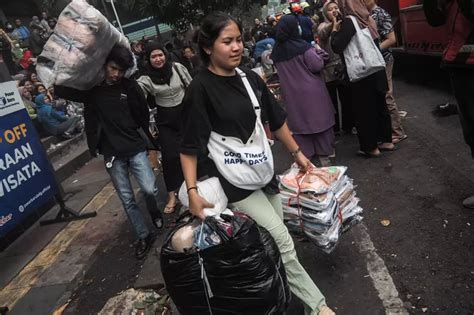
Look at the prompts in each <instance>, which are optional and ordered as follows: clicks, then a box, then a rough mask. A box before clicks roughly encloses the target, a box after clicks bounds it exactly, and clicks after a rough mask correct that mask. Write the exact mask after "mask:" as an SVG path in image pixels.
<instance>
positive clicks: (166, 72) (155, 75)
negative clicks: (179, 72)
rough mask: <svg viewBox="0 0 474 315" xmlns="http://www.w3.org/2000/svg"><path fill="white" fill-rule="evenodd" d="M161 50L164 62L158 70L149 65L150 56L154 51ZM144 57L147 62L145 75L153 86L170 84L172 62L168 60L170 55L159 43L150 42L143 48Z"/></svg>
mask: <svg viewBox="0 0 474 315" xmlns="http://www.w3.org/2000/svg"><path fill="white" fill-rule="evenodd" d="M157 49H159V50H161V51H163V53H164V54H165V57H166V62H165V64H164V65H163V67H161V68H160V69H156V68H154V67H153V66H152V65H151V62H150V55H151V53H152V52H153V51H154V50H157ZM145 56H146V61H147V70H146V72H145V75H147V76H149V77H150V79H151V80H152V81H153V83H155V84H170V81H171V76H172V75H173V62H172V61H171V59H170V54H169V52H168V50H166V48H165V46H163V44H162V43H160V42H151V43H148V44H146V46H145Z"/></svg>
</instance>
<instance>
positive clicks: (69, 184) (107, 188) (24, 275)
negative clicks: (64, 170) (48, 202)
mask: <svg viewBox="0 0 474 315" xmlns="http://www.w3.org/2000/svg"><path fill="white" fill-rule="evenodd" d="M63 185H64V188H65V191H66V193H67V194H68V195H67V196H66V198H67V205H68V206H69V207H71V208H73V209H75V210H80V212H83V213H84V212H89V211H97V217H95V218H91V219H87V220H82V221H74V222H71V223H68V224H55V225H50V226H39V224H38V223H37V224H35V225H34V226H33V227H31V228H30V229H29V231H28V232H27V233H25V234H24V235H23V236H22V237H20V238H19V239H18V240H17V241H16V242H15V243H13V244H12V245H11V246H10V247H9V248H8V249H6V250H5V251H4V252H3V253H1V254H0V259H1V261H2V268H1V270H0V285H1V287H2V289H1V291H0V306H3V305H5V306H8V307H9V308H10V312H9V313H8V314H51V313H52V312H53V311H54V310H55V309H56V308H57V307H58V306H60V305H62V304H64V303H66V302H67V301H68V300H69V298H70V296H71V293H72V292H73V290H74V289H75V287H76V284H78V283H79V282H80V281H81V280H82V278H83V277H84V274H85V272H86V270H88V269H89V268H90V266H91V265H92V264H93V263H94V260H95V254H97V250H98V248H99V247H100V245H101V244H103V243H107V242H112V241H113V240H114V239H115V238H117V236H118V234H119V231H120V229H122V227H123V225H124V223H126V221H127V218H126V215H125V213H124V211H123V209H122V206H121V204H120V201H119V199H118V197H117V196H116V193H115V190H114V188H113V186H112V184H111V183H110V182H109V177H108V175H107V173H106V172H105V170H104V167H103V162H102V161H100V160H97V159H95V160H93V161H91V162H90V163H89V164H87V165H86V166H84V167H83V168H82V169H80V170H79V171H78V172H77V173H76V174H75V175H74V176H72V177H71V178H68V179H67V180H65V181H64V182H63ZM56 212H57V209H52V210H50V211H49V212H48V213H47V214H46V215H45V216H44V218H43V219H47V218H51V217H54V216H55V214H56ZM125 241H126V242H128V244H130V243H131V242H133V234H130V235H129V237H128V238H127V237H125ZM128 246H129V245H128ZM123 255H124V256H130V257H132V258H133V259H134V260H135V258H134V256H133V248H130V249H129V250H128V252H126V253H123Z"/></svg>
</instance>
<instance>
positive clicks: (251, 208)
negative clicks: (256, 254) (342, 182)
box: [231, 190, 326, 314]
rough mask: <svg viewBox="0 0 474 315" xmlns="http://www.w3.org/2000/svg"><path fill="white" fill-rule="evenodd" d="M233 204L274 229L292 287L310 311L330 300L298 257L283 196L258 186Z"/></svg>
mask: <svg viewBox="0 0 474 315" xmlns="http://www.w3.org/2000/svg"><path fill="white" fill-rule="evenodd" d="M231 208H232V209H233V210H235V211H239V212H242V213H245V214H246V215H248V216H249V217H251V218H252V219H253V220H255V222H257V223H258V225H260V226H262V227H264V228H265V229H267V230H268V232H270V234H271V235H272V236H273V239H274V240H275V242H276V244H277V245H278V248H279V249H280V254H281V258H282V260H283V264H284V265H285V269H286V274H287V276H288V283H289V285H290V289H291V291H292V292H293V294H295V295H296V296H297V297H298V298H299V299H300V300H301V301H303V303H305V304H306V311H307V313H312V311H314V310H316V314H317V313H318V312H319V309H320V307H322V306H323V305H326V301H325V300H324V296H323V295H322V293H321V291H319V289H318V287H317V286H316V285H315V284H314V282H313V280H311V278H310V276H309V275H308V273H307V272H306V271H305V270H304V268H303V266H301V264H300V262H299V261H298V257H297V256H296V250H295V246H294V244H293V239H292V238H291V236H290V233H289V232H288V229H287V228H286V226H285V224H284V223H283V209H282V207H281V199H280V196H279V195H268V194H265V193H264V192H263V191H262V190H257V191H255V192H254V193H252V194H251V195H250V196H249V197H247V198H246V199H244V200H241V201H238V202H235V203H233V204H231ZM308 311H309V312H308Z"/></svg>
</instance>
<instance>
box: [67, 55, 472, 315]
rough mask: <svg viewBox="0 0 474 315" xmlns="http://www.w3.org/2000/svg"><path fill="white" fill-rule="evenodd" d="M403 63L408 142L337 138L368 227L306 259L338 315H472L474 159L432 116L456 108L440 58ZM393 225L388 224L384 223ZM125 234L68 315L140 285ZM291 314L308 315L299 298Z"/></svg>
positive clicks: (398, 88)
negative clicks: (365, 150) (370, 151)
mask: <svg viewBox="0 0 474 315" xmlns="http://www.w3.org/2000/svg"><path fill="white" fill-rule="evenodd" d="M398 62H399V63H398V65H396V78H395V96H396V99H397V102H398V105H399V107H400V108H401V109H403V110H406V111H408V116H407V117H406V119H405V120H404V126H405V128H406V131H407V134H408V135H409V138H408V139H407V140H405V141H404V142H402V143H401V144H400V145H399V149H398V150H397V151H396V152H392V153H387V154H384V157H383V158H381V159H364V158H361V157H358V156H356V154H355V153H356V151H357V150H358V143H357V138H356V137H355V136H350V135H347V136H341V137H338V138H337V158H336V164H337V165H346V166H348V167H349V174H350V176H351V177H352V178H353V179H354V180H355V184H356V185H357V192H358V195H359V197H360V198H361V200H362V201H361V205H362V206H363V208H364V209H365V213H364V221H363V223H362V224H361V225H359V226H357V227H355V228H354V229H353V230H352V231H350V232H348V233H347V234H345V235H344V236H343V237H342V240H341V242H340V244H339V245H338V247H337V248H336V250H335V251H334V252H333V253H331V254H329V255H328V254H324V253H321V252H319V251H317V250H316V249H315V247H314V246H313V245H312V244H311V243H308V242H296V247H297V251H298V255H299V258H300V260H301V262H302V263H303V265H304V266H305V268H306V269H307V270H308V272H309V273H310V274H311V276H312V277H313V279H314V280H315V282H316V283H317V285H318V286H319V287H320V289H321V290H322V291H323V293H324V294H325V296H326V298H327V302H328V304H329V305H330V306H331V307H333V308H334V310H335V311H336V312H337V313H338V314H386V313H390V314H403V313H410V314H473V313H474V250H473V244H474V236H473V228H474V211H469V210H465V209H463V208H462V206H461V202H462V200H463V198H465V197H467V196H469V195H472V194H474V163H473V160H472V159H471V157H470V155H469V152H468V149H467V147H466V145H465V144H464V142H463V140H462V134H461V129H460V125H459V118H458V117H457V116H456V115H454V116H449V117H436V116H435V115H434V114H433V110H434V108H435V106H436V105H437V104H441V103H446V102H448V101H450V102H454V98H453V97H452V95H451V93H450V88H449V83H448V81H447V79H446V78H447V77H446V73H444V72H443V71H441V70H439V69H438V66H437V61H436V60H431V59H426V58H424V59H419V58H403V59H399V60H398ZM275 160H276V168H277V171H278V172H282V171H284V169H285V168H287V167H288V165H289V162H290V159H289V156H288V154H287V153H285V152H284V151H283V150H282V148H281V147H279V146H278V145H277V146H276V147H275ZM160 186H161V188H163V186H162V181H161V180H160ZM162 191H163V190H162ZM384 219H387V220H390V222H391V224H390V225H389V226H388V227H385V226H383V225H381V223H380V221H381V220H384ZM121 230H122V231H121V233H120V235H117V237H116V238H115V240H114V241H113V242H108V243H107V244H102V245H101V250H100V251H97V253H98V254H97V256H96V257H95V260H94V263H93V264H92V265H91V267H90V268H89V271H88V272H87V273H86V274H85V276H84V279H85V280H84V281H83V282H82V283H81V284H80V285H79V286H78V287H77V288H76V289H75V290H74V294H73V300H72V303H71V304H70V307H69V308H68V310H67V313H69V314H95V313H96V312H97V311H99V310H100V309H101V308H102V306H103V305H104V303H105V302H106V301H107V300H108V299H109V298H110V297H112V296H113V295H114V294H116V293H118V292H120V291H121V290H123V289H125V288H127V287H130V286H131V285H133V282H134V280H135V278H136V276H137V274H138V272H139V270H140V263H139V262H137V261H136V260H134V258H133V248H130V243H131V242H132V241H133V236H132V232H131V229H130V227H129V226H128V225H127V224H124V225H123V227H122V229H121ZM157 267H158V266H157ZM102 279H107V281H105V282H104V281H103V280H102ZM288 314H302V309H301V305H300V303H298V301H296V300H295V301H294V302H293V303H292V305H291V308H290V310H289V311H288Z"/></svg>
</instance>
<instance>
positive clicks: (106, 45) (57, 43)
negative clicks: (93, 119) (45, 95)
mask: <svg viewBox="0 0 474 315" xmlns="http://www.w3.org/2000/svg"><path fill="white" fill-rule="evenodd" d="M115 45H119V46H122V47H124V48H126V49H127V50H129V51H130V54H131V55H133V54H132V51H131V50H130V44H129V43H128V40H127V39H126V38H125V36H123V35H122V34H121V33H120V32H119V31H118V30H117V29H116V28H115V27H114V26H113V25H112V24H110V23H109V22H108V21H107V19H106V18H105V17H104V16H103V15H102V14H101V13H100V12H99V11H98V10H97V9H95V8H94V7H93V6H92V5H90V4H88V3H87V2H86V1H85V0H73V1H72V2H71V3H70V4H69V5H68V6H67V7H66V8H65V9H64V10H63V12H62V13H61V15H60V16H59V19H58V24H57V25H56V27H55V29H54V33H53V34H52V35H51V37H50V38H49V40H48V41H47V43H46V45H45V46H44V48H43V52H42V53H41V55H40V56H39V57H38V64H37V67H36V71H37V72H38V75H39V77H40V79H41V81H42V82H43V83H44V85H45V86H46V87H49V86H52V85H53V84H56V85H62V86H67V87H72V88H75V89H78V90H89V89H91V88H92V87H94V86H95V85H97V84H99V83H100V82H102V81H103V79H104V69H103V65H104V64H105V61H106V58H107V56H108V55H109V53H110V51H111V50H112V48H113V47H114V46H115ZM135 69H136V66H134V67H133V69H128V70H127V73H126V76H129V75H131V74H132V72H134V71H135Z"/></svg>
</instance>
